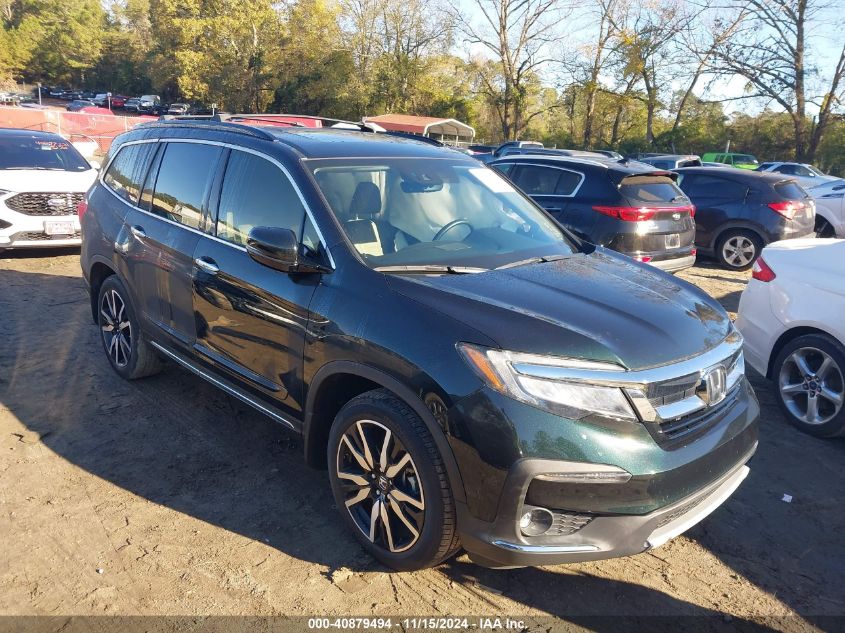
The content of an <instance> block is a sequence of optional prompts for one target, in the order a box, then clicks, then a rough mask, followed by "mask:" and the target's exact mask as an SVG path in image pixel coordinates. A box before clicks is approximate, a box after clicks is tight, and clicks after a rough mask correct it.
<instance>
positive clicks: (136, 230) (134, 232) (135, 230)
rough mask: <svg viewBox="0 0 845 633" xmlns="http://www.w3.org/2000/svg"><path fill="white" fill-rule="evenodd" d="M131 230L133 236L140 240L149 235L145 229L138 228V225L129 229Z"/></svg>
mask: <svg viewBox="0 0 845 633" xmlns="http://www.w3.org/2000/svg"><path fill="white" fill-rule="evenodd" d="M129 230H130V231H132V235H134V236H135V237H136V238H138V239H139V240H143V239H144V238H145V237H147V234H146V232H145V231H144V227H142V226H138V225H137V224H136V225H135V226H131V227H129Z"/></svg>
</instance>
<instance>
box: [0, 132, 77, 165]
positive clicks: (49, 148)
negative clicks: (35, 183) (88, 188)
mask: <svg viewBox="0 0 845 633" xmlns="http://www.w3.org/2000/svg"><path fill="white" fill-rule="evenodd" d="M0 169H50V170H56V171H85V170H87V169H91V166H90V165H89V164H88V163H87V162H85V159H84V158H82V155H81V154H80V153H79V152H78V151H76V148H74V147H73V145H71V144H70V143H69V142H68V141H66V140H64V139H63V138H61V137H58V136H57V137H55V138H49V137H46V138H45V137H26V136H7V137H5V138H0Z"/></svg>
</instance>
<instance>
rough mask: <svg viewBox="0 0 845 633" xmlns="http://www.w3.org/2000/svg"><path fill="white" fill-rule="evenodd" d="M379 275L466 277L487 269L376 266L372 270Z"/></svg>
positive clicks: (430, 265)
mask: <svg viewBox="0 0 845 633" xmlns="http://www.w3.org/2000/svg"><path fill="white" fill-rule="evenodd" d="M373 270H376V271H378V272H380V273H406V274H409V275H414V274H418V275H425V274H427V273H440V274H443V273H447V274H452V275H467V274H471V273H486V272H487V270H488V269H487V268H477V267H474V266H441V265H438V264H411V265H408V266H377V267H376V268H373Z"/></svg>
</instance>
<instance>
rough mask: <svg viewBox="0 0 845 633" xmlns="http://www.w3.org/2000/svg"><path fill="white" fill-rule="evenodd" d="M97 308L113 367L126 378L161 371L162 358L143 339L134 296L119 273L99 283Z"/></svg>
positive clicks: (98, 318)
mask: <svg viewBox="0 0 845 633" xmlns="http://www.w3.org/2000/svg"><path fill="white" fill-rule="evenodd" d="M97 307H98V312H97V324H98V325H99V326H100V340H101V341H102V343H103V349H104V350H105V352H106V356H107V357H108V359H109V363H110V364H111V366H112V369H114V370H115V371H116V372H117V373H118V374H119V375H120V376H121V377H122V378H125V379H126V380H135V379H136V378H143V377H144V376H151V375H153V374H155V373H157V372H159V371H160V370H161V360H160V359H159V357H158V355H157V354H156V352H155V350H154V349H153V348H152V347H151V346H150V345H149V343H147V341H146V340H144V338H143V335H142V334H141V328H140V324H139V322H138V317H137V313H136V312H135V307H134V305H133V304H132V299H131V298H130V296H129V292H128V291H127V290H126V287H125V286H124V285H123V283H122V282H121V281H120V279H119V278H118V277H117V275H112V276H110V277H107V278H106V280H105V281H104V282H103V283H102V285H101V286H100V293H99V295H98V297H97Z"/></svg>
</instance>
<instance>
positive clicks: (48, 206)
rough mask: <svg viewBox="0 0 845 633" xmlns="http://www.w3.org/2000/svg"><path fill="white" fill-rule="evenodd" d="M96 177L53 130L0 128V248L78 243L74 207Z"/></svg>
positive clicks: (76, 219) (78, 235)
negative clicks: (37, 130)
mask: <svg viewBox="0 0 845 633" xmlns="http://www.w3.org/2000/svg"><path fill="white" fill-rule="evenodd" d="M96 177H97V171H96V170H95V169H94V167H92V166H91V165H90V164H89V163H88V161H86V160H85V159H84V158H83V157H82V155H81V154H80V153H79V152H78V151H77V150H76V149H75V148H74V147H73V145H71V144H70V142H69V141H68V140H67V139H64V138H62V137H61V136H59V135H58V134H49V133H46V132H33V131H31V130H16V129H2V130H0V251H2V250H4V249H7V248H33V247H40V246H48V247H49V246H73V245H77V244H79V243H80V234H79V218H78V217H77V211H76V207H77V205H78V204H79V203H80V202H82V200H83V197H84V196H85V192H86V191H88V188H89V187H90V186H91V185H92V184H93V183H94V180H95V179H96Z"/></svg>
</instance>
